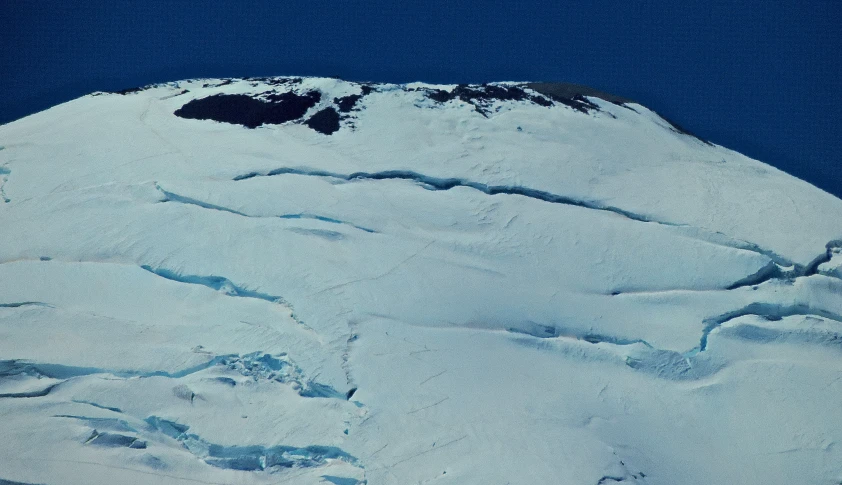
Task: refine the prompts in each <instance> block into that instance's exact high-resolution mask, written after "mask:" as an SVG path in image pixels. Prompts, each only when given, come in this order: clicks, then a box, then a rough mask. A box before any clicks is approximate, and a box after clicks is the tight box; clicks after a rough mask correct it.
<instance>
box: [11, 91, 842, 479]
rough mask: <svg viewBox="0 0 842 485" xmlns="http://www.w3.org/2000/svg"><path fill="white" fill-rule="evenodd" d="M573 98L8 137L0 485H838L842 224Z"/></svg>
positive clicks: (157, 106)
mask: <svg viewBox="0 0 842 485" xmlns="http://www.w3.org/2000/svg"><path fill="white" fill-rule="evenodd" d="M583 89H585V88H582V87H571V86H570V85H559V86H552V85H549V86H548V85H543V84H541V85H529V84H524V83H517V82H507V83H492V84H490V85H484V86H457V85H432V84H424V83H412V84H407V85H399V84H377V83H351V82H345V81H342V80H338V79H328V78H297V77H282V78H281V77H279V78H250V79H196V80H186V81H179V82H177V83H166V84H160V85H155V86H150V87H147V88H141V89H133V90H126V91H125V92H122V93H94V94H93V95H89V96H86V97H83V98H80V99H78V100H75V101H71V102H69V103H65V104H63V105H60V106H56V107H54V108H51V109H49V110H47V111H44V112H41V113H38V114H35V115H32V116H30V117H27V118H25V119H22V120H19V121H16V122H13V123H10V124H7V125H4V126H0V145H2V147H3V149H2V150H0V196H2V199H3V200H2V201H0V228H2V230H3V235H4V236H5V237H2V238H0V414H2V415H3V416H4V419H3V420H2V422H1V423H0V434H2V435H3V436H4V438H5V439H4V440H0V482H4V481H10V482H11V483H15V482H20V483H32V484H34V483H42V484H50V485H51V484H58V483H62V484H65V483H67V484H86V485H87V484H106V483H107V484H113V483H149V482H150V481H152V482H155V483H173V484H176V483H186V482H189V481H193V482H196V481H200V482H203V483H246V484H261V483H302V484H309V483H312V484H317V483H322V484H324V483H333V484H340V485H355V484H356V485H360V484H367V485H374V484H408V483H439V484H450V483H452V484H473V483H477V484H485V483H501V484H505V483H511V484H534V483H559V484H576V485H578V484H585V485H600V484H601V485H606V484H611V483H628V484H632V483H638V484H665V485H666V484H669V485H672V484H709V483H745V484H755V483H756V484H778V483H780V484H791V483H838V482H839V481H840V480H842V455H840V444H839V443H840V442H842V399H840V397H842V379H840V378H839V375H840V372H842V352H840V351H842V344H840V343H839V342H840V341H841V340H840V335H842V275H840V272H839V268H840V267H841V266H842V260H840V252H839V246H840V243H839V241H840V240H842V201H840V200H839V199H836V198H834V197H832V196H831V195H829V194H827V193H824V192H822V191H821V190H819V189H817V188H815V187H812V186H810V185H809V184H807V183H805V182H803V181H800V180H798V179H795V178H794V177H791V176H789V175H787V174H785V173H783V172H780V171H778V170H776V169H774V168H772V167H770V166H768V165H765V164H763V163H761V162H758V161H755V160H751V159H749V158H747V157H744V156H742V155H740V154H737V153H734V152H732V151H729V150H727V149H725V148H723V147H719V146H716V145H713V144H710V143H707V142H704V141H702V140H699V139H697V138H694V137H693V136H692V135H690V134H687V133H684V132H683V131H681V130H680V129H679V128H677V127H675V126H674V125H672V124H671V123H669V122H668V121H666V120H664V119H663V118H661V117H660V116H658V115H657V114H656V113H654V112H652V111H650V110H648V109H647V108H645V107H643V106H640V105H638V104H635V103H631V102H629V101H626V100H623V99H622V98H617V97H613V96H610V95H605V94H604V93H599V92H596V91H593V90H583ZM285 93H292V94H290V95H286V97H284V96H285ZM308 93H317V94H318V96H316V94H312V95H310V94H308ZM219 95H222V96H219ZM308 96H309V97H308ZM214 97H215V98H214ZM293 98H294V99H296V100H300V98H301V99H303V98H306V99H305V101H306V103H304V104H301V105H298V104H296V106H294V108H295V110H293V111H295V112H294V113H292V111H289V112H287V111H284V113H281V114H283V116H279V117H278V116H275V115H277V114H278V113H275V112H273V113H274V114H273V115H272V116H275V117H274V118H273V117H272V116H269V117H257V118H255V117H243V116H241V113H234V114H233V115H231V113H228V112H226V113H227V114H226V115H225V116H224V117H223V116H218V113H214V112H212V111H213V110H210V111H207V110H206V111H202V112H201V113H198V112H193V115H195V116H192V115H191V116H187V117H182V116H177V115H176V114H175V113H176V112H178V110H180V109H181V108H182V107H184V106H185V105H190V103H193V104H192V105H191V106H194V107H195V106H202V103H204V104H205V105H207V104H208V102H207V101H205V102H203V101H200V100H205V99H214V100H216V101H219V100H222V101H223V102H224V100H226V99H228V100H230V99H236V100H239V101H237V102H238V103H240V104H241V105H243V106H246V105H247V106H251V107H254V106H257V107H258V108H259V109H258V111H260V110H264V109H265V110H268V111H266V113H269V111H271V110H273V109H276V108H278V107H277V106H275V107H267V106H266V105H267V104H268V103H271V102H276V103H279V104H283V102H282V101H278V100H283V99H293ZM273 99H274V100H276V101H272V100H273ZM246 100H247V101H246ZM216 101H214V102H216ZM229 108H231V106H229ZM203 109H204V108H203ZM284 109H286V108H284ZM326 110H327V111H326ZM330 110H332V111H330ZM282 111H283V110H282ZM329 111H330V113H331V114H330V116H329V118H330V119H327V118H328V117H327V116H326V115H317V113H325V112H329ZM266 113H263V114H266ZM182 114H184V112H182ZM252 114H253V113H252ZM258 114H259V113H258ZM269 114H272V113H269ZM333 114H337V115H338V120H337V119H336V117H335V116H333ZM229 115H231V116H229ZM293 115H295V116H293ZM255 116H256V115H255ZM267 116H268V115H267ZM314 116H315V118H314ZM197 118H198V119H197ZM243 120H245V121H243ZM328 121H329V123H328ZM238 123H239V124H238ZM337 123H338V125H337ZM243 125H245V126H243ZM337 126H338V128H337ZM328 132H329V133H328Z"/></svg>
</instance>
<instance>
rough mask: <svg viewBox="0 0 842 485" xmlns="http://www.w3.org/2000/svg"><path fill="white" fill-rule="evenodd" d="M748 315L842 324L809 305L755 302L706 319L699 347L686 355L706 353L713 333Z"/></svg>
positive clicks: (835, 315) (834, 317)
mask: <svg viewBox="0 0 842 485" xmlns="http://www.w3.org/2000/svg"><path fill="white" fill-rule="evenodd" d="M747 315H757V316H759V317H764V318H766V319H768V320H780V319H782V318H784V317H791V316H795V315H804V316H811V315H813V316H817V317H822V318H826V319H828V320H833V321H835V322H839V323H842V315H837V314H835V313H832V312H829V311H826V310H822V309H819V308H811V307H810V306H809V305H804V304H796V305H781V304H776V303H762V302H755V303H751V304H749V305H747V306H745V307H743V308H741V309H739V310H734V311H730V312H727V313H724V314H722V315H719V316H717V317H712V318H708V319H705V320H704V323H705V329H704V330H703V331H702V337H701V338H700V339H699V345H698V346H697V347H695V348H694V349H692V350H690V351H689V352H686V353H685V355H686V356H688V357H692V356H695V355H697V354H699V353H701V352H704V351H705V350H707V346H708V337H709V336H710V333H711V332H713V331H714V330H716V329H717V328H719V327H721V326H722V325H723V324H724V323H726V322H729V321H731V320H733V319H735V318H739V317H744V316H747Z"/></svg>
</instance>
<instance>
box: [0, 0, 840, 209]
mask: <svg viewBox="0 0 842 485" xmlns="http://www.w3.org/2000/svg"><path fill="white" fill-rule="evenodd" d="M78 3H79V4H78V5H77V4H74V2H72V1H54V0H45V1H16V0H0V123H5V122H8V121H11V120H14V119H17V118H20V117H22V116H25V115H27V114H30V113H33V112H36V111H39V110H42V109H45V108H47V107H49V106H51V105H54V104H57V103H59V102H63V101H67V100H69V99H72V98H75V97H78V96H80V95H83V94H86V93H89V92H92V91H96V90H116V89H122V88H127V87H132V86H138V85H144V84H149V83H153V82H162V81H172V80H178V79H184V78H189V77H210V76H251V75H325V76H339V77H342V78H345V79H350V80H371V81H389V82H404V81H416V80H423V81H428V82H448V83H450V82H484V81H495V80H498V81H499V80H552V81H567V82H575V83H581V84H587V85H590V86H592V87H595V88H598V89H601V90H604V91H608V92H611V93H614V94H618V95H622V96H625V97H629V98H632V99H635V100H637V101H639V102H641V103H642V104H644V105H646V106H648V107H650V108H652V109H655V110H656V111H658V112H660V113H662V114H663V115H665V116H667V117H668V118H671V119H672V120H673V121H676V122H678V123H679V124H680V125H682V126H683V127H685V128H686V129H688V130H690V131H692V132H694V133H696V134H697V135H699V136H700V137H702V138H706V139H709V140H711V141H713V142H716V143H719V144H722V145H725V146H727V147H729V148H733V149H735V150H738V151H740V152H743V153H746V154H747V155H750V156H752V157H755V158H758V159H760V160H762V161H765V162H767V163H771V164H773V165H775V166H777V167H779V168H781V169H783V170H786V171H787V172H790V173H792V174H794V175H796V176H798V177H801V178H803V179H806V180H808V181H810V182H812V183H814V184H815V185H818V186H819V187H822V188H824V189H825V190H827V191H829V192H832V193H834V194H836V195H837V196H840V197H842V169H840V162H841V161H842V160H840V153H842V133H840V127H842V96H840V87H842V85H841V84H842V81H840V75H842V54H840V51H842V0H799V1H789V0H766V1H756V0H751V1H749V0H746V1H741V2H737V1H717V0H681V1H676V0H648V1H644V0H640V1H638V0H623V1H619V0H616V1H591V2H581V3H580V2H565V1H546V2H539V1H529V0H508V1H505V2H497V1H486V2H480V1H456V0H451V1H428V2H423V1H421V2H419V1H415V2H398V1H392V2H386V1H381V0H371V1H366V2H363V1H357V0H345V1H336V2H327V1H319V0H307V1H299V0H289V1H266V0H250V1H246V0H230V1H218V2H210V1H207V2H179V1H173V0H170V1H162V0H146V1H137V2H115V1H102V0H93V1H85V2H78Z"/></svg>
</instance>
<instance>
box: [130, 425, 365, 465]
mask: <svg viewBox="0 0 842 485" xmlns="http://www.w3.org/2000/svg"><path fill="white" fill-rule="evenodd" d="M145 421H146V423H147V424H149V425H150V426H151V427H152V428H154V429H155V430H157V431H159V432H161V433H163V434H165V435H167V436H169V437H170V438H173V439H175V440H177V441H179V442H180V443H181V444H182V446H183V447H184V448H185V449H187V451H189V452H190V453H192V454H193V455H195V456H196V457H198V458H200V459H201V460H202V461H204V462H205V463H207V464H208V465H211V466H215V467H218V468H225V469H230V470H242V471H267V470H268V471H275V470H280V469H284V468H315V467H321V466H324V465H327V464H329V462H330V460H340V461H344V462H345V463H348V464H350V465H352V466H356V467H359V468H362V466H361V465H360V462H359V460H358V459H357V458H356V457H354V456H352V455H350V454H348V453H346V452H345V451H343V450H342V449H340V448H337V447H335V446H320V445H311V446H305V447H295V446H284V445H276V446H271V447H266V446H260V445H245V446H242V445H232V446H224V445H219V444H215V443H211V442H209V441H207V440H205V439H204V438H202V437H200V436H198V435H196V434H192V433H188V432H187V431H188V430H189V429H190V427H189V426H187V425H184V424H180V423H177V422H175V421H170V420H167V419H163V418H160V417H158V416H149V417H148V418H146V420H145Z"/></svg>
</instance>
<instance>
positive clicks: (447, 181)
mask: <svg viewBox="0 0 842 485" xmlns="http://www.w3.org/2000/svg"><path fill="white" fill-rule="evenodd" d="M278 175H302V176H309V177H324V178H333V179H337V180H340V181H344V182H352V181H355V180H408V181H413V182H415V183H417V184H418V185H419V186H420V187H422V188H424V189H427V190H431V191H446V190H450V189H453V188H456V187H467V188H471V189H474V190H478V191H480V192H482V193H484V194H487V195H499V194H503V195H520V196H523V197H528V198H531V199H535V200H540V201H543V202H549V203H552V204H562V205H569V206H574V207H581V208H584V209H591V210H598V211H603V212H610V213H613V214H617V215H619V216H622V217H624V218H626V219H629V220H632V221H636V222H646V223H652V224H658V225H662V226H668V227H675V228H679V229H692V230H694V233H693V234H688V236H690V237H693V238H694V239H698V240H701V241H704V242H707V243H710V244H715V245H718V246H723V247H729V248H733V249H740V250H744V251H750V252H753V253H757V254H760V255H762V256H765V257H767V258H769V259H771V260H772V261H773V262H775V263H777V264H779V265H781V266H796V267H797V268H800V269H801V271H802V272H803V271H806V270H805V269H804V268H801V267H800V266H799V265H796V264H794V263H793V262H792V261H790V260H789V259H787V258H785V257H783V256H781V255H779V254H777V253H775V252H774V251H772V250H769V249H764V248H761V247H760V246H758V245H757V244H755V243H751V242H748V241H743V240H739V239H736V238H731V237H729V236H726V235H724V234H722V233H719V232H714V231H709V230H707V229H703V228H700V227H695V226H692V225H689V224H684V223H676V222H668V221H662V220H657V219H654V218H651V217H649V216H646V215H643V214H639V213H635V212H632V211H628V210H625V209H622V208H619V207H616V206H612V205H607V204H602V203H599V202H597V201H592V200H585V199H577V198H574V197H569V196H565V195H560V194H554V193H551V192H547V191H544V190H539V189H533V188H529V187H523V186H519V185H489V184H485V183H482V182H474V181H471V180H467V179H463V178H457V177H448V178H441V177H433V176H429V175H424V174H421V173H418V172H414V171H411V170H384V171H379V172H353V173H351V174H342V173H338V172H331V171H327V170H315V169H307V168H292V167H281V168H277V169H274V170H270V171H268V172H249V173H246V174H242V175H238V176H236V177H234V178H233V179H232V180H233V181H235V182H239V181H243V180H248V179H251V178H255V177H273V176H278ZM723 239H725V240H723Z"/></svg>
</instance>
